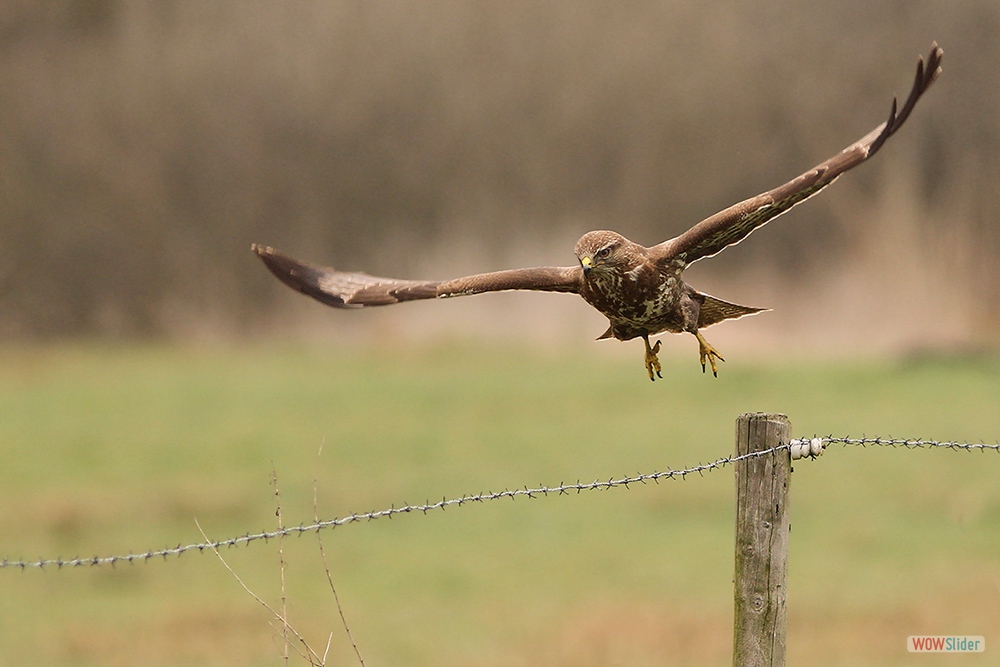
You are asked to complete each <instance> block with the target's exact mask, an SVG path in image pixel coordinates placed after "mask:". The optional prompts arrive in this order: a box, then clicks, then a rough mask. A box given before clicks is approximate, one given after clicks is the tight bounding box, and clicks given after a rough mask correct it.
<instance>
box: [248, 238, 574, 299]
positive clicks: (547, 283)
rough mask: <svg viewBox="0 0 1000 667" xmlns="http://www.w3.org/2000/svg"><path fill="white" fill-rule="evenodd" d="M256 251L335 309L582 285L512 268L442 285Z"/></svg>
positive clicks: (284, 278) (570, 276) (559, 270)
mask: <svg viewBox="0 0 1000 667" xmlns="http://www.w3.org/2000/svg"><path fill="white" fill-rule="evenodd" d="M252 249H253V251H254V252H255V253H257V256H258V257H260V258H261V260H263V262H264V264H265V265H267V268H268V269H270V271H271V273H273V274H274V275H275V276H277V278H278V279H279V280H281V282H283V283H285V284H286V285H288V286H289V287H291V288H292V289H294V290H297V291H299V292H302V293H303V294H306V295H308V296H311V297H312V298H314V299H316V300H317V301H321V302H322V303H325V304H326V305H328V306H333V307H334V308H364V307H365V306H386V305H389V304H393V303H399V302H401V301H415V300H418V299H437V298H443V297H450V296H464V295H467V294H481V293H483V292H501V291H505V290H540V291H545V292H579V290H580V285H581V284H582V283H583V269H581V268H580V267H579V266H575V267H538V268H531V269H511V270H509V271H495V272H493V273H480V274H476V275H473V276H466V277H464V278H456V279H454V280H444V281H428V280H399V279H396V278H379V277H377V276H370V275H368V274H366V273H348V272H344V271H337V270H335V269H330V268H324V267H318V266H312V265H310V264H306V263H304V262H300V261H298V260H296V259H292V258H291V257H289V256H288V255H284V254H282V253H280V252H278V251H277V250H275V249H274V248H270V247H266V246H261V245H257V244H256V243H255V244H254V245H253V246H252Z"/></svg>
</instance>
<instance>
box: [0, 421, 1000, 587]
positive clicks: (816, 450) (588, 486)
mask: <svg viewBox="0 0 1000 667" xmlns="http://www.w3.org/2000/svg"><path fill="white" fill-rule="evenodd" d="M831 444H839V445H844V446H854V447H867V446H878V447H902V448H906V449H915V448H925V449H931V448H943V449H950V450H957V451H968V452H972V451H979V452H986V451H994V452H998V453H1000V444H988V443H968V442H954V441H938V440H924V439H918V438H907V439H900V438H878V437H876V438H867V437H862V438H850V437H834V436H827V437H822V438H796V439H793V440H790V441H789V442H788V443H783V444H780V445H777V446H776V447H772V448H769V449H764V450H761V451H757V452H750V453H747V454H742V455H739V456H724V457H722V458H719V459H716V460H715V461H712V462H710V463H703V464H699V465H695V466H691V467H689V468H682V469H680V470H675V469H673V468H667V469H666V470H663V471H660V472H653V473H648V474H636V475H633V476H629V477H621V478H618V479H615V478H611V479H608V480H606V481H605V480H595V481H593V482H580V481H577V482H574V483H569V484H566V483H560V484H559V485H557V486H539V487H536V488H529V487H527V486H525V487H523V488H517V489H505V490H503V491H488V492H485V493H477V494H473V495H465V496H462V497H460V498H451V499H446V498H442V499H441V500H439V501H437V502H433V503H432V502H427V503H423V504H420V505H408V504H404V505H402V506H400V507H396V506H395V505H392V506H390V507H389V508H388V509H383V510H376V511H372V512H364V513H360V514H358V513H355V514H349V515H347V516H343V517H340V518H336V519H327V520H324V521H315V522H314V523H311V524H301V525H298V526H285V527H283V528H279V529H278V530H274V531H262V532H259V533H246V534H245V535H241V536H238V537H231V538H229V539H225V540H219V541H215V542H201V543H196V544H188V545H180V544H178V545H177V546H175V547H170V548H167V549H159V550H155V551H146V552H143V553H129V554H128V555H124V556H93V557H91V558H66V559H64V558H48V559H40V560H35V561H27V560H9V559H6V558H4V559H0V569H13V568H18V569H21V570H26V569H46V568H50V569H52V568H55V569H61V568H64V567H82V566H85V565H90V566H98V565H112V566H114V565H118V564H119V563H135V562H137V561H138V562H147V561H149V560H152V559H154V558H163V559H166V558H167V557H169V556H180V555H181V554H184V553H186V552H188V551H198V552H203V551H205V550H206V549H208V550H216V549H220V548H222V547H235V546H242V545H245V544H250V543H251V542H257V541H260V540H264V541H267V540H270V539H272V538H277V537H284V536H287V535H293V534H299V535H301V534H303V533H314V532H317V531H320V530H323V529H326V528H336V527H338V526H343V525H346V524H350V523H357V522H359V521H374V520H375V519H384V518H392V517H393V516H395V515H397V514H410V513H413V512H420V513H423V514H426V513H428V512H430V511H432V510H444V509H447V508H448V507H453V506H455V507H461V506H463V505H465V504H468V503H480V502H485V501H487V500H499V499H501V498H510V499H517V498H519V497H525V496H526V497H528V498H538V497H548V496H549V495H550V494H551V495H566V494H569V493H570V492H572V491H576V493H577V494H579V493H582V492H583V491H594V490H607V489H611V488H614V487H618V486H624V487H625V488H628V486H629V484H645V483H647V482H649V481H653V482H656V483H659V482H660V480H672V479H681V480H683V479H685V478H687V476H688V475H692V474H695V473H697V474H698V475H704V473H706V472H711V471H713V470H718V469H719V468H724V467H726V466H729V465H732V464H734V463H737V462H739V461H742V460H746V459H751V458H756V457H759V456H766V455H767V454H772V453H774V452H777V451H780V450H783V449H788V450H790V451H791V452H792V455H793V457H794V458H805V457H809V458H813V457H816V456H818V455H819V454H822V452H823V451H824V450H825V449H826V448H827V446H828V445H831Z"/></svg>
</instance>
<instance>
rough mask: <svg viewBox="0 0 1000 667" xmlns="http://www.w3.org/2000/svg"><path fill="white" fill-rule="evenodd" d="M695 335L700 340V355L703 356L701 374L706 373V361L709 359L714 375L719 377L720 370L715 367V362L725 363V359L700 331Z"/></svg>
mask: <svg viewBox="0 0 1000 667" xmlns="http://www.w3.org/2000/svg"><path fill="white" fill-rule="evenodd" d="M694 335H695V337H696V338H697V339H698V345H699V353H700V355H701V372H702V373H704V372H705V360H706V359H707V360H708V363H709V364H711V365H712V375H714V376H715V377H719V369H718V368H716V366H715V360H716V359H718V360H719V361H725V359H723V358H722V355H721V354H719V353H718V352H716V351H715V348H714V347H712V346H711V345H710V344H709V342H708V341H707V340H705V338H704V337H703V336H702V335H701V332H700V331H695V332H694Z"/></svg>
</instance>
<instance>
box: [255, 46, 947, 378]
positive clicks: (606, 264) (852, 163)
mask: <svg viewBox="0 0 1000 667" xmlns="http://www.w3.org/2000/svg"><path fill="white" fill-rule="evenodd" d="M941 57H942V51H941V49H940V48H939V47H938V45H937V43H936V42H935V43H934V44H933V45H932V46H931V51H930V54H929V55H928V56H927V61H926V63H925V62H924V60H923V58H920V59H919V61H918V63H917V73H916V78H915V80H914V82H913V87H912V88H911V90H910V94H909V97H907V99H906V102H905V103H904V104H903V106H902V108H900V109H898V110H897V106H896V99H895V98H894V99H893V101H892V108H891V110H890V112H889V118H888V120H886V121H885V122H884V123H882V124H881V125H879V126H878V127H876V128H875V129H873V130H872V131H871V132H869V133H868V134H866V135H865V136H863V137H862V138H861V139H859V140H858V141H856V142H855V143H853V144H851V145H850V146H848V147H847V148H845V149H844V150H842V151H841V152H840V153H837V154H836V155H834V156H833V157H831V158H830V159H828V160H826V161H824V162H822V163H821V164H819V165H817V166H815V167H813V168H812V169H810V170H808V171H806V172H805V173H803V174H802V175H800V176H798V177H796V178H793V179H792V180H791V181H789V182H787V183H785V184H784V185H781V186H778V187H777V188H774V189H773V190H769V191H767V192H764V193H763V194H759V195H757V196H756V197H751V198H749V199H746V200H744V201H742V202H739V203H738V204H734V205H733V206H730V207H729V208H727V209H725V210H722V211H720V212H718V213H716V214H715V215H713V216H711V217H709V218H706V219H705V220H702V221H701V222H699V223H698V224H696V225H695V226H693V227H691V228H690V229H689V230H687V231H686V232H684V233H683V234H681V235H679V236H676V237H674V238H672V239H669V240H667V241H664V242H662V243H659V244H657V245H654V246H652V247H649V248H646V247H643V246H641V245H639V244H638V243H634V242H632V241H630V240H628V239H626V238H625V237H624V236H622V235H621V234H618V233H616V232H613V231H606V230H599V231H592V232H587V233H586V234H584V235H583V237H582V238H581V239H580V240H579V241H578V242H577V244H576V249H575V253H576V257H577V260H578V263H577V264H576V265H574V266H568V267H538V268H529V269H512V270H507V271H496V272H493V273H481V274H477V275H472V276H466V277H464V278H456V279H454V280H443V281H427V280H399V279H396V278H379V277H376V276H370V275H367V274H365V273H347V272H343V271H337V270H334V269H330V268H321V267H316V266H311V265H309V264H306V263H303V262H300V261H297V260H295V259H292V258H291V257H288V256H286V255H283V254H281V253H279V252H278V251H276V250H274V249H273V248H270V247H266V246H261V245H258V244H254V245H253V246H252V248H253V251H254V252H255V253H257V255H258V256H259V257H260V258H261V259H262V260H263V261H264V263H265V264H266V265H267V268H268V269H270V270H271V272H272V273H273V274H274V275H275V276H277V277H278V278H279V279H280V280H281V281H282V282H284V283H285V284H286V285H289V286H290V287H292V288H293V289H296V290H298V291H299V292H302V293H303V294H306V295H308V296H311V297H313V298H314V299H316V300H318V301H321V302H322V303H325V304H327V305H329V306H334V307H335V308H364V307H367V306H384V305H388V304H393V303H399V302H401V301H415V300H418V299H436V298H444V297H452V296H464V295H467V294H481V293H483V292H498V291H503V290H541V291H546V292H570V293H574V294H579V295H580V296H582V297H583V299H584V300H585V301H586V302H587V303H589V304H590V305H591V306H593V307H594V308H596V309H597V310H599V311H600V312H601V313H602V314H604V315H605V316H606V317H607V318H608V320H609V323H610V326H609V327H608V330H607V331H605V332H604V333H603V334H602V335H601V336H600V337H599V339H600V338H617V339H618V340H622V341H625V340H631V339H633V338H642V340H643V342H644V343H645V346H646V356H645V364H646V372H647V374H648V375H649V379H650V380H655V379H656V377H663V375H662V374H661V368H660V362H659V359H658V358H657V353H658V352H659V350H660V341H659V340H657V341H656V344H655V345H650V343H649V337H650V336H653V335H655V334H659V333H664V332H670V333H683V332H687V333H690V334H693V335H694V336H695V337H696V338H697V339H698V345H699V350H700V360H701V368H702V372H704V370H705V364H706V361H707V363H708V364H709V365H710V366H711V368H712V374H713V375H715V376H716V377H717V376H718V368H717V365H716V360H718V361H724V359H723V358H722V356H721V355H720V354H719V353H718V352H717V351H716V350H715V348H714V347H712V346H711V345H710V344H709V343H708V341H706V340H705V338H704V337H703V336H702V335H701V331H700V330H701V329H704V328H705V327H708V326H711V325H713V324H716V323H718V322H722V321H723V320H728V319H735V318H739V317H743V316H745V315H752V314H754V313H758V312H760V311H761V310H765V309H763V308H752V307H749V306H740V305H737V304H734V303H728V302H726V301H723V300H721V299H717V298H715V297H713V296H709V295H708V294H703V293H701V292H699V291H697V290H695V289H694V288H692V287H690V286H689V285H688V284H687V283H685V282H684V281H683V280H682V279H681V273H682V272H683V271H684V269H685V268H687V267H688V265H690V264H691V263H692V262H696V261H698V260H699V259H703V258H705V257H711V256H712V255H715V254H716V253H718V252H720V251H722V250H723V249H724V248H726V247H727V246H731V245H734V244H736V243H739V242H740V241H742V240H743V239H744V238H746V237H747V235H749V234H750V232H752V231H753V230H755V229H757V228H758V227H760V226H761V225H763V224H765V223H767V222H769V221H770V220H772V219H774V218H776V217H777V216H779V215H781V214H782V213H785V212H786V211H788V210H789V209H791V208H792V207H793V206H795V205H796V204H799V203H801V202H803V201H805V200H806V199H808V198H809V197H812V196H813V195H815V194H816V193H817V192H819V191H820V190H822V189H823V188H825V187H826V186H828V185H830V184H831V183H833V182H834V181H835V180H836V179H837V178H838V177H839V176H840V175H841V174H842V173H844V172H845V171H847V170H848V169H851V168H853V167H856V166H858V165H859V164H861V163H862V162H864V161H865V160H867V159H868V158H870V157H871V156H873V155H875V153H876V152H878V150H879V149H880V148H881V147H882V144H884V143H885V141H886V140H887V139H888V138H889V137H891V136H892V135H893V133H895V132H896V130H898V129H899V128H900V127H901V126H902V125H903V123H904V122H905V121H906V119H907V118H908V117H909V115H910V112H911V111H912V110H913V107H914V105H915V104H916V103H917V100H918V99H920V96H921V95H923V94H924V92H925V91H926V90H927V89H928V88H929V87H930V85H931V84H932V83H933V82H934V80H935V79H936V78H937V76H938V74H939V73H940V72H941V68H940V64H941Z"/></svg>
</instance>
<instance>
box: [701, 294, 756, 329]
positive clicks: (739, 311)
mask: <svg viewBox="0 0 1000 667" xmlns="http://www.w3.org/2000/svg"><path fill="white" fill-rule="evenodd" d="M699 296H701V297H702V299H704V300H703V301H702V303H701V312H700V313H699V314H698V328H699V329H704V328H705V327H710V326H712V325H713V324H718V323H719V322H722V321H723V320H733V319H737V318H740V317H746V316H747V315H754V314H756V313H759V312H761V311H764V310H770V308H753V307H751V306H740V305H739V304H735V303H729V302H728V301H723V300H722V299H716V298H715V297H714V296H709V295H708V294H701V293H699Z"/></svg>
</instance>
